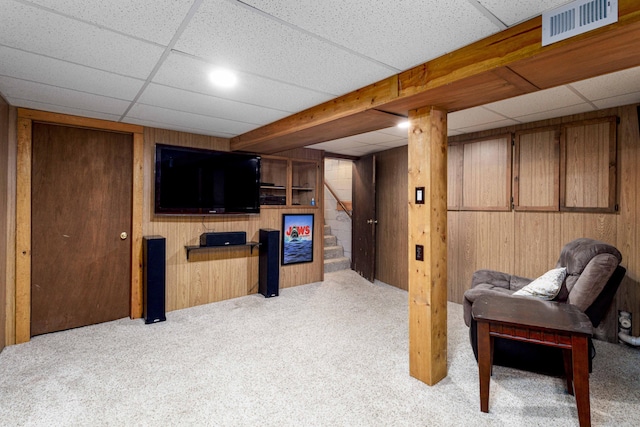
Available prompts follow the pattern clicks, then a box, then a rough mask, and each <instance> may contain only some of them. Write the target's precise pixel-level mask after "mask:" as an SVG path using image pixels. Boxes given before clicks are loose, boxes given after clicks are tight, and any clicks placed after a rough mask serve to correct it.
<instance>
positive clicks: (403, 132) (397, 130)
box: [378, 118, 409, 138]
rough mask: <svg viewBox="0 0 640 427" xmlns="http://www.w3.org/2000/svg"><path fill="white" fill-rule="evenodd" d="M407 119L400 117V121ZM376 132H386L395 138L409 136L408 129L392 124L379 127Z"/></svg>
mask: <svg viewBox="0 0 640 427" xmlns="http://www.w3.org/2000/svg"><path fill="white" fill-rule="evenodd" d="M407 120H408V119H402V118H401V120H400V121H407ZM378 132H380V133H386V134H387V135H393V136H395V137H397V138H407V137H408V136H409V129H407V128H401V127H398V126H394V127H391V128H386V129H380V130H379V131H378Z"/></svg>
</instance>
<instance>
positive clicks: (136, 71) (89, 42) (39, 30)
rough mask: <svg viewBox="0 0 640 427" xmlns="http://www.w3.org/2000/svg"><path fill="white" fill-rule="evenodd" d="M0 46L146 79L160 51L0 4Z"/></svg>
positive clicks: (28, 9) (86, 26)
mask: <svg viewBox="0 0 640 427" xmlns="http://www.w3.org/2000/svg"><path fill="white" fill-rule="evenodd" d="M3 3H4V4H3V10H2V25H0V44H2V45H5V46H9V47H14V48H17V49H21V50H25V51H28V52H34V53H38V54H41V55H46V56H49V57H53V58H58V59H63V60H65V61H70V62H73V63H76V64H81V65H86V66H89V67H93V68H97V69H100V70H105V71H111V72H115V73H119V74H121V75H124V76H131V77H138V78H143V79H146V78H147V76H148V75H149V73H150V72H151V70H152V69H153V67H154V66H155V64H156V63H157V61H158V59H159V58H160V55H162V52H163V50H164V49H163V48H161V47H159V46H157V45H155V44H150V43H145V42H142V41H139V40H136V39H133V38H130V37H126V36H123V35H121V34H117V33H114V32H112V31H109V30H105V29H102V28H99V27H96V26H93V25H89V24H85V23H83V22H80V21H77V20H74V19H71V18H65V17H63V16H60V15H58V14H55V13H51V12H46V11H44V10H42V9H40V8H37V7H32V6H27V5H24V4H22V3H17V2H7V1H6V0H5V1H4V2H3Z"/></svg>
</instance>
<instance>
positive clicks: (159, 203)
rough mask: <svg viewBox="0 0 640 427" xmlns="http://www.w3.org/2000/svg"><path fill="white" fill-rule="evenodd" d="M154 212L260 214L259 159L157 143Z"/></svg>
mask: <svg viewBox="0 0 640 427" xmlns="http://www.w3.org/2000/svg"><path fill="white" fill-rule="evenodd" d="M154 211H155V213H156V214H158V215H216V214H256V213H260V156H257V155H255V154H245V153H232V152H226V151H214V150H203V149H198V148H187V147H177V146H172V145H164V144H156V158H155V207H154Z"/></svg>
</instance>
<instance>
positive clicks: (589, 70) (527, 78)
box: [231, 0, 640, 153]
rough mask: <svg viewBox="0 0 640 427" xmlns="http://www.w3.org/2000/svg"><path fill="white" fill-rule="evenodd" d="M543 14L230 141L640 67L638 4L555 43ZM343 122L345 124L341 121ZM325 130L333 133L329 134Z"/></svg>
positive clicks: (292, 136)
mask: <svg viewBox="0 0 640 427" xmlns="http://www.w3.org/2000/svg"><path fill="white" fill-rule="evenodd" d="M541 39H542V19H541V17H537V18H534V19H531V20H529V21H526V22H523V23H521V24H519V25H516V26H514V27H511V28H508V29H507V30H504V31H501V32H500V33H497V34H494V35H492V36H490V37H487V38H485V39H482V40H479V41H477V42H475V43H473V44H471V45H468V46H465V47H463V48H460V49H458V50H456V51H454V52H451V53H448V54H446V55H443V56H441V57H439V58H435V59H433V60H431V61H428V62H426V63H424V64H421V65H418V66H416V67H413V68H411V69H409V70H407V71H404V72H402V73H399V74H397V75H394V76H391V77H389V78H386V79H384V80H382V81H380V82H377V83H374V84H371V85H368V86H365V87H363V88H361V89H358V90H356V91H354V92H351V93H348V94H346V95H343V96H340V97H338V98H336V99H333V100H331V101H328V102H325V103H323V104H320V105H318V106H315V107H312V108H309V109H307V110H305V111H302V112H300V113H297V114H293V115H291V116H289V117H285V118H283V119H281V120H278V121H276V122H274V123H271V124H268V125H265V126H262V127H260V128H258V129H255V130H253V131H250V132H247V133H245V134H243V135H239V136H236V137H234V138H231V149H232V150H246V151H255V152H259V153H266V152H267V151H265V150H268V151H272V150H273V149H274V147H277V146H278V145H279V144H280V143H283V144H284V145H286V148H284V149H290V148H297V147H304V146H306V145H310V144H314V143H317V142H323V141H329V140H330V139H337V138H341V137H345V136H349V135H353V134H355V133H362V132H368V131H372V130H378V129H382V128H383V127H382V126H380V125H381V124H382V123H376V122H375V120H373V121H370V123H369V126H363V124H362V123H358V121H359V120H361V119H362V117H363V114H362V113H364V112H366V111H369V110H381V111H387V112H391V113H394V114H399V115H406V114H407V113H408V111H409V110H412V109H416V108H421V107H423V106H425V105H431V106H437V107H439V108H443V109H445V110H447V111H456V110H461V109H465V108H470V107H475V106H478V105H483V104H486V103H489V102H495V101H499V100H502V99H507V98H511V97H514V96H517V95H522V94H525V93H529V92H534V91H537V90H540V89H546V88H549V87H554V86H558V85H562V84H567V83H571V82H574V81H577V80H583V79H586V78H590V77H596V76H598V75H602V74H606V73H610V72H614V71H619V70H623V69H625V68H630V67H633V66H638V65H640V49H637V46H636V45H637V40H640V2H638V1H636V0H619V2H618V22H617V23H614V24H611V25H608V26H606V27H603V28H599V29H597V30H593V31H590V32H588V33H585V34H581V35H578V36H575V37H572V38H570V39H567V40H563V41H561V42H557V43H554V44H551V45H549V46H544V47H543V46H542V45H541ZM338 124H339V126H337V125H338ZM327 130H333V131H332V132H330V133H327Z"/></svg>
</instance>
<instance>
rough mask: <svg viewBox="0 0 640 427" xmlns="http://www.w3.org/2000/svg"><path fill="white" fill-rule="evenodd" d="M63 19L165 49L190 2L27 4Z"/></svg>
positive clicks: (61, 0)
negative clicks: (65, 16) (93, 25)
mask: <svg viewBox="0 0 640 427" xmlns="http://www.w3.org/2000/svg"><path fill="white" fill-rule="evenodd" d="M30 1H31V3H36V4H39V5H41V6H44V7H47V8H49V9H52V10H55V11H57V12H60V13H63V14H65V15H68V16H71V17H74V18H77V19H81V20H84V21H87V22H90V23H92V24H95V25H100V26H103V27H106V28H110V29H112V30H116V31H120V32H122V33H125V34H129V35H132V36H135V37H138V38H141V39H144V40H149V41H152V42H155V43H160V44H162V45H165V46H166V45H168V44H169V42H170V41H171V38H172V37H173V35H174V34H175V32H176V31H177V30H178V27H179V26H180V24H181V23H182V20H183V19H184V18H185V16H186V15H187V12H189V9H190V8H191V5H192V4H193V0H135V1H131V0H108V1H87V0H30Z"/></svg>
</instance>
